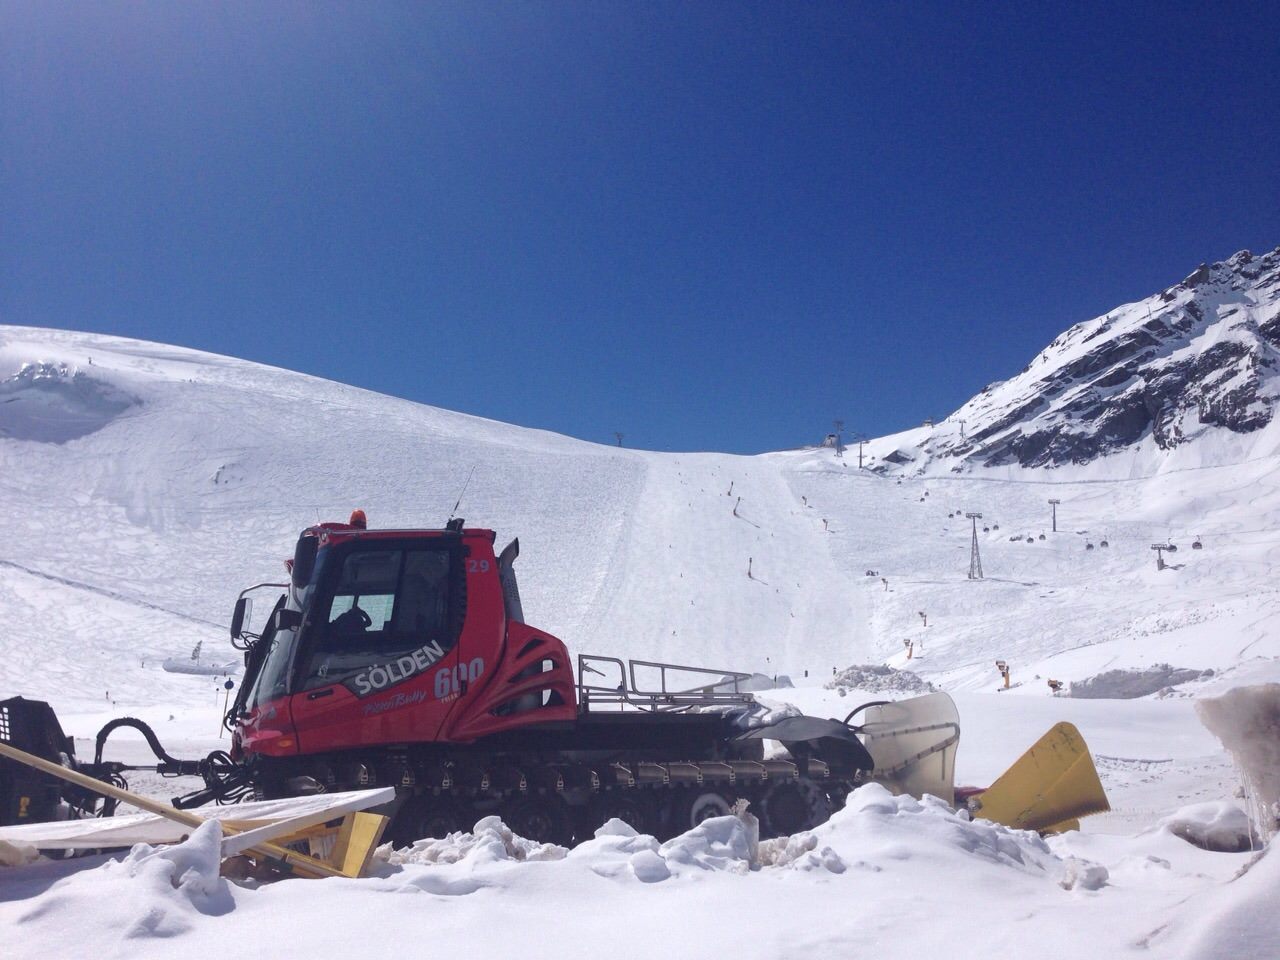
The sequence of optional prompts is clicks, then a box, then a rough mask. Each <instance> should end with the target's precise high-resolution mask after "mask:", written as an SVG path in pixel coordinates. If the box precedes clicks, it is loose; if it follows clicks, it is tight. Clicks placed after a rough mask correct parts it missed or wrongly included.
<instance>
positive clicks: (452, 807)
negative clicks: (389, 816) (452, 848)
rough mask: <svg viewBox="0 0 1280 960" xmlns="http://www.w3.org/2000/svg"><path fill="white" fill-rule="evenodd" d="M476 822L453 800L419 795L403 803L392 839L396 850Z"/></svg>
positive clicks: (444, 796)
mask: <svg viewBox="0 0 1280 960" xmlns="http://www.w3.org/2000/svg"><path fill="white" fill-rule="evenodd" d="M475 822H476V815H475V814H474V813H472V812H470V810H468V809H467V808H466V807H464V806H463V805H461V804H459V803H458V802H457V801H456V800H454V798H453V797H451V796H449V795H447V794H444V795H440V796H436V795H433V794H430V793H419V794H417V795H415V796H412V797H410V798H409V799H408V800H406V801H405V804H404V806H403V807H401V808H400V812H399V813H398V814H396V818H395V820H394V821H393V822H392V824H391V828H392V829H391V836H392V839H393V840H394V842H395V845H396V846H397V847H401V846H406V847H407V846H409V845H410V844H412V843H413V842H414V841H415V840H425V839H427V838H432V839H437V840H438V839H441V838H443V837H446V836H448V835H449V834H451V833H457V832H458V831H459V830H463V831H465V830H470V829H471V828H472V827H473V826H475Z"/></svg>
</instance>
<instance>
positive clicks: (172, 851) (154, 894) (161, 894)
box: [15, 820, 235, 956]
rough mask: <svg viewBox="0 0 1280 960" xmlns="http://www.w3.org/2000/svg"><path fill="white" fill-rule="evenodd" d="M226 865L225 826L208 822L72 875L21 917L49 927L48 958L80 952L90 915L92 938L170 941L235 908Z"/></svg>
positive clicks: (58, 866)
mask: <svg viewBox="0 0 1280 960" xmlns="http://www.w3.org/2000/svg"><path fill="white" fill-rule="evenodd" d="M221 863H222V827H221V825H220V824H219V823H218V821H217V820H207V821H205V822H204V823H202V824H201V825H200V826H199V827H197V828H196V829H195V830H193V831H192V833H191V836H190V837H188V838H187V839H186V840H185V841H183V842H182V843H179V844H174V845H172V846H161V847H153V846H148V845H147V844H138V845H136V846H135V847H133V849H132V850H130V851H129V853H128V854H126V855H125V856H124V858H123V859H121V860H114V861H112V860H108V861H106V862H105V863H103V864H102V865H101V866H100V867H99V868H97V869H92V870H80V871H78V872H75V873H71V874H70V875H69V876H66V877H65V878H64V879H63V880H61V881H60V882H58V883H56V884H54V885H53V886H52V887H51V888H50V890H49V892H48V893H47V894H46V895H45V896H43V897H40V898H39V899H38V900H36V901H35V902H34V904H33V905H32V907H31V908H30V909H29V910H27V911H26V912H25V913H24V915H23V916H22V917H21V918H20V919H21V921H22V922H24V923H38V922H39V921H41V920H44V921H45V922H46V923H47V924H48V926H46V928H45V929H46V933H45V935H44V939H43V944H44V949H45V951H46V955H47V956H75V955H80V954H82V953H83V951H84V943H83V940H82V938H83V937H84V935H85V934H84V927H85V922H86V921H87V920H88V918H92V926H93V927H94V929H95V932H94V936H98V937H104V938H107V939H111V940H116V941H123V942H129V941H135V942H136V941H138V940H145V939H152V938H157V939H166V940H167V939H169V938H172V937H176V936H179V935H182V934H186V933H188V932H190V931H191V930H193V929H194V928H195V927H197V926H198V924H199V922H200V918H201V917H202V916H204V917H216V916H223V915H225V914H227V913H230V912H231V911H232V910H234V909H235V899H234V897H233V895H232V885H231V884H230V883H229V882H228V881H226V880H224V879H223V878H222V877H221V876H219V873H218V871H219V869H220V867H221ZM46 866H47V868H48V869H50V870H65V869H68V867H65V866H63V865H61V864H48V865H46ZM68 866H70V865H68ZM15 872H17V871H15ZM34 882H36V883H39V882H40V881H39V878H38V877H37V878H36V880H35V881H34ZM55 930H56V933H55V932H54V931H55ZM59 941H62V942H61V944H59Z"/></svg>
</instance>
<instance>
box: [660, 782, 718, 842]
mask: <svg viewBox="0 0 1280 960" xmlns="http://www.w3.org/2000/svg"><path fill="white" fill-rule="evenodd" d="M736 799H737V798H736V797H735V796H733V794H731V793H728V792H725V791H720V790H712V789H710V788H708V787H705V786H701V787H685V788H683V789H681V790H680V791H679V792H677V793H676V794H675V796H673V797H672V798H671V804H670V806H668V808H667V817H666V825H667V829H666V831H665V833H666V836H665V837H661V838H660V839H670V838H671V837H674V836H678V835H679V834H682V833H684V832H685V831H686V830H692V829H693V828H694V827H696V826H697V825H698V824H700V823H701V822H702V821H703V820H710V819H711V818H712V817H727V816H730V815H732V813H733V804H734V802H735V801H736Z"/></svg>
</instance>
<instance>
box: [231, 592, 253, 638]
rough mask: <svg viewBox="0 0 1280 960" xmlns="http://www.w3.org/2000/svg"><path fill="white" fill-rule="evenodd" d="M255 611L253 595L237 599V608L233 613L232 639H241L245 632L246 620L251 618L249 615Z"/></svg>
mask: <svg viewBox="0 0 1280 960" xmlns="http://www.w3.org/2000/svg"><path fill="white" fill-rule="evenodd" d="M252 612H253V599H252V598H251V597H241V598H240V599H239V600H237V601H236V608H235V610H234V611H232V613H231V639H232V640H239V639H240V637H241V635H242V634H243V633H244V624H245V621H246V620H248V619H249V615H250V614H251V613H252Z"/></svg>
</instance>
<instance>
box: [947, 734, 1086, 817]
mask: <svg viewBox="0 0 1280 960" xmlns="http://www.w3.org/2000/svg"><path fill="white" fill-rule="evenodd" d="M969 809H970V812H971V813H972V814H973V815H974V816H975V817H982V818H983V819H984V820H992V821H994V822H996V823H1002V824H1004V825H1005V826H1006V827H1015V828H1017V829H1019V830H1043V831H1046V832H1052V833H1060V832H1062V831H1063V830H1067V829H1072V827H1073V826H1075V827H1078V826H1079V824H1078V823H1075V824H1072V823H1071V821H1073V820H1076V819H1077V818H1079V817H1085V816H1088V815H1089V814H1091V813H1102V812H1103V811H1106V810H1110V809H1111V804H1109V803H1108V802H1107V795H1106V793H1105V791H1103V789H1102V782H1101V781H1100V780H1099V779H1098V771H1097V769H1096V768H1095V767H1094V765H1093V757H1092V755H1090V753H1089V748H1088V747H1087V746H1086V745H1085V742H1084V737H1082V736H1080V731H1079V730H1077V729H1076V728H1075V726H1074V725H1072V724H1070V723H1059V724H1055V725H1054V726H1053V727H1052V728H1051V729H1050V730H1049V732H1048V733H1046V734H1045V735H1044V736H1043V737H1041V738H1040V739H1039V740H1037V741H1036V742H1035V743H1034V744H1033V745H1032V747H1031V749H1030V750H1028V751H1027V752H1026V753H1024V754H1023V755H1022V756H1021V757H1019V758H1018V760H1017V762H1016V763H1014V765H1013V766H1011V767H1010V768H1009V769H1008V770H1006V771H1005V772H1004V773H1003V774H1001V776H1000V778H999V779H998V780H996V782H995V783H993V784H992V785H991V786H990V787H989V788H988V789H987V790H985V791H983V792H982V793H980V794H979V795H978V796H976V797H974V798H973V799H972V800H970V802H969Z"/></svg>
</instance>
